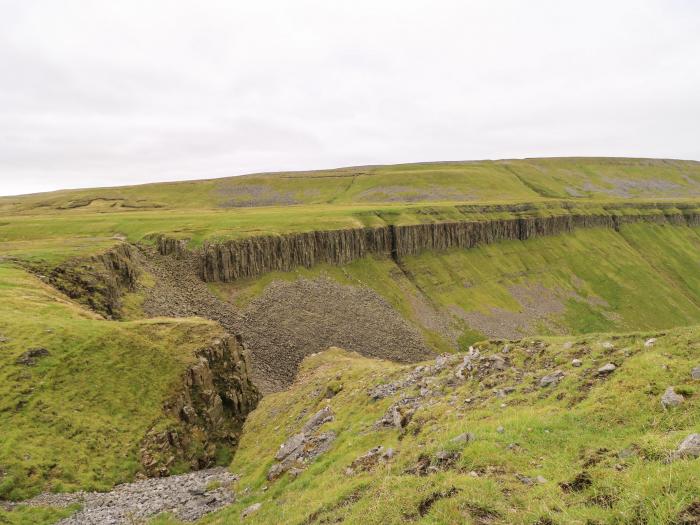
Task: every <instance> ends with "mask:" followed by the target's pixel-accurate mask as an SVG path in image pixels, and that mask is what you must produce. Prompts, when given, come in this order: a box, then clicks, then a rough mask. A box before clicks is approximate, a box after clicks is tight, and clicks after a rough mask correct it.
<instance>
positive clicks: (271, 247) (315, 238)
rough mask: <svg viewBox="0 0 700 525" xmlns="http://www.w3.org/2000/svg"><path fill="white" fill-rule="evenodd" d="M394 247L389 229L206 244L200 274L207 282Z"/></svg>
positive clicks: (343, 259) (339, 260)
mask: <svg viewBox="0 0 700 525" xmlns="http://www.w3.org/2000/svg"><path fill="white" fill-rule="evenodd" d="M391 249H392V236H391V232H390V230H389V228H357V229H347V230H330V231H316V232H305V233H295V234H288V235H280V236H272V235H270V236H259V237H250V238H248V239H242V240H236V241H230V242H227V243H223V244H212V243H206V244H205V245H204V247H203V250H202V266H201V276H202V278H203V279H204V280H205V281H233V280H235V279H239V278H242V277H254V276H256V275H260V274H263V273H266V272H271V271H288V270H291V269H293V268H295V267H297V266H306V267H310V266H313V265H314V264H319V263H330V264H346V263H349V262H352V261H354V260H356V259H359V258H361V257H365V256H366V255H368V254H370V253H378V254H389V253H391Z"/></svg>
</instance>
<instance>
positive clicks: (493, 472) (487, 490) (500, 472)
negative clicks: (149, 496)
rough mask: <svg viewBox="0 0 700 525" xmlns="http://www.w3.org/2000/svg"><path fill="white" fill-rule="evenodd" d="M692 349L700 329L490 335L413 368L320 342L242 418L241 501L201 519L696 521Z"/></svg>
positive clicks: (699, 342) (699, 360)
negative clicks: (672, 399)
mask: <svg viewBox="0 0 700 525" xmlns="http://www.w3.org/2000/svg"><path fill="white" fill-rule="evenodd" d="M699 350H700V336H699V335H698V330H697V328H690V329H679V330H674V331H672V332H669V333H665V334H661V333H646V334H634V335H624V336H605V335H603V336H587V337H586V336H583V337H576V338H570V339H564V338H558V339H543V340H523V341H514V342H508V343H507V342H503V341H493V342H487V343H483V344H479V345H476V346H475V348H474V350H473V351H472V352H470V353H468V354H466V355H459V356H447V357H442V358H438V359H437V360H435V361H432V362H428V363H425V364H423V365H422V366H419V367H405V366H400V365H396V364H392V363H389V362H384V361H375V360H369V359H366V358H362V357H360V356H358V355H357V354H352V353H347V352H344V351H341V350H338V349H334V350H329V351H327V352H324V353H322V354H320V355H317V356H313V357H309V358H307V359H306V360H305V362H304V365H303V368H302V372H301V374H300V376H299V378H298V379H297V381H296V382H295V384H294V385H293V386H292V388H291V389H290V390H289V391H287V392H284V393H279V394H273V395H270V396H267V397H266V398H265V399H263V401H262V402H261V404H260V406H259V407H258V409H257V410H256V411H255V412H253V413H252V414H251V416H250V417H249V418H248V421H247V422H246V425H245V429H244V436H243V440H242V442H241V447H240V449H239V452H238V454H237V456H236V458H235V459H234V462H233V465H232V468H233V469H234V471H235V472H237V473H239V474H240V475H241V480H240V482H239V489H240V491H241V499H240V500H239V501H238V502H237V503H236V504H234V506H232V507H231V508H229V509H226V510H225V511H223V512H221V513H220V514H219V515H216V516H213V517H210V518H207V519H205V520H204V522H203V523H210V524H212V523H216V524H219V523H235V522H237V521H238V520H239V519H240V516H241V513H242V512H243V511H244V509H247V508H248V507H250V506H251V505H253V504H260V506H259V509H258V510H257V511H255V512H252V513H251V512H250V511H249V513H250V515H249V516H248V517H247V518H246V519H245V522H246V523H261V524H262V523H270V524H272V523H290V524H302V523H307V524H311V523H334V522H341V521H342V522H343V523H358V524H359V523H362V524H368V523H411V522H421V523H455V522H458V523H475V524H477V523H478V524H484V523H491V524H500V523H503V524H505V523H508V524H516V523H517V524H520V523H528V524H531V523H562V524H563V523H567V524H569V523H597V524H603V523H672V522H673V523H676V522H677V523H692V521H682V520H683V519H691V518H692V517H693V516H695V517H697V506H698V504H699V503H700V488H699V487H700V470H699V469H698V461H700V459H697V457H698V456H699V455H700V442H698V444H697V445H695V448H692V446H691V445H688V443H689V442H686V446H681V443H682V442H684V440H686V438H688V437H689V436H691V435H693V434H694V433H698V432H700V406H699V405H698V402H699V400H700V397H699V395H698V389H699V388H700V382H698V381H699V378H700V375H699V374H700V369H698V368H697V367H698V366H699V365H700V357H699V354H700V352H699ZM693 370H695V372H693ZM694 374H695V375H694ZM694 377H695V378H694ZM669 387H671V388H672V389H674V392H675V395H676V396H680V397H681V400H680V401H679V402H678V403H677V404H676V405H670V404H666V405H664V404H662V398H664V399H668V394H667V389H668V388H669ZM322 436H332V437H333V438H332V439H331V440H330V443H329V444H325V445H323V446H322V447H320V448H319V443H320V441H319V440H320V439H321V437H322ZM325 439H326V440H327V439H328V438H325ZM698 439H700V436H698ZM691 441H692V440H691ZM299 442H300V443H304V445H302V446H301V448H295V447H298V446H299ZM283 444H284V446H282V445H283ZM377 447H381V448H377ZM280 465H283V466H284V468H283V469H282V471H281V474H280V467H279V466H280ZM693 509H695V510H693ZM674 520H676V521H674Z"/></svg>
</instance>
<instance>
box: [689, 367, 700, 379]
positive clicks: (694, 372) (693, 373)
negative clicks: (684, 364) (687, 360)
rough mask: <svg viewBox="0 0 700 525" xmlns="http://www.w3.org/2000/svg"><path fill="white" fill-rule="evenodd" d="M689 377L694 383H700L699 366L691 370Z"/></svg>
mask: <svg viewBox="0 0 700 525" xmlns="http://www.w3.org/2000/svg"><path fill="white" fill-rule="evenodd" d="M690 377H692V378H693V379H695V380H696V381H700V365H699V366H696V367H695V368H693V370H692V371H691V372H690Z"/></svg>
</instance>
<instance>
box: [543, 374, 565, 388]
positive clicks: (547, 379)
mask: <svg viewBox="0 0 700 525" xmlns="http://www.w3.org/2000/svg"><path fill="white" fill-rule="evenodd" d="M563 377H564V372H562V371H561V370H557V371H556V372H552V373H551V374H547V375H546V376H544V377H543V378H542V379H540V386H541V387H543V388H544V387H548V386H550V385H556V384H557V383H559V381H561V380H562V378H563Z"/></svg>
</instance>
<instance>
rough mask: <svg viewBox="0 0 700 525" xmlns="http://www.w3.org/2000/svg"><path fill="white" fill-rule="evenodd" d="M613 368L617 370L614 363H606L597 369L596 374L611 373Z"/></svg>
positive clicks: (604, 374)
mask: <svg viewBox="0 0 700 525" xmlns="http://www.w3.org/2000/svg"><path fill="white" fill-rule="evenodd" d="M615 370H617V367H616V366H615V365H614V364H612V363H607V364H605V365H603V366H601V367H600V368H599V369H598V375H599V376H606V375H608V374H612V373H613V372H614V371H615Z"/></svg>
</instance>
